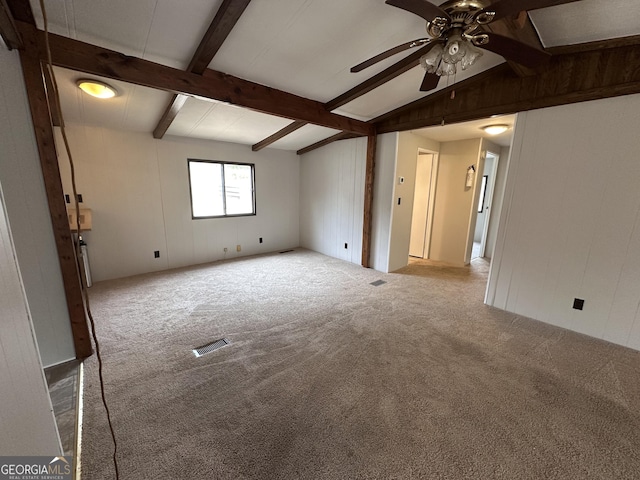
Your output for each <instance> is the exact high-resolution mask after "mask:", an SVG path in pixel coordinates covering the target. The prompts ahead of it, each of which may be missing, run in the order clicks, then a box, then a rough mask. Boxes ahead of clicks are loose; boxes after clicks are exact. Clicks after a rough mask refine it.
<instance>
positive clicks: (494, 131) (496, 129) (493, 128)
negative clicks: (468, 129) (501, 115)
mask: <svg viewBox="0 0 640 480" xmlns="http://www.w3.org/2000/svg"><path fill="white" fill-rule="evenodd" d="M509 128H511V127H509V125H505V124H503V123H501V124H495V125H487V126H486V127H482V130H484V132H485V133H486V134H488V135H500V134H501V133H504V132H506V131H507V130H509Z"/></svg>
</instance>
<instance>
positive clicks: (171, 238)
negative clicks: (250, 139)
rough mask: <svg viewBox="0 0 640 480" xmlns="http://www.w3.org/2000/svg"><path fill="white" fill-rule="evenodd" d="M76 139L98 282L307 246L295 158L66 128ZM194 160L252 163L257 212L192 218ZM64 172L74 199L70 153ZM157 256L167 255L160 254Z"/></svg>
mask: <svg viewBox="0 0 640 480" xmlns="http://www.w3.org/2000/svg"><path fill="white" fill-rule="evenodd" d="M68 135H69V140H70V143H71V148H72V154H73V155H74V160H75V163H76V170H77V172H76V175H77V184H78V193H79V194H82V196H83V201H84V206H86V207H87V208H91V209H92V211H93V229H92V231H90V232H86V234H85V235H84V238H85V239H86V241H87V243H88V248H89V258H90V261H91V271H92V275H93V278H94V280H95V281H99V280H105V279H110V278H118V277H125V276H129V275H135V274H140V273H145V272H151V271H157V270H164V269H167V268H175V267H181V266H186V265H194V264H199V263H205V262H211V261H215V260H219V259H222V258H232V257H236V256H244V255H252V254H256V253H263V252H272V251H277V250H282V249H286V248H292V247H297V246H298V245H299V231H300V228H299V182H300V164H299V159H298V156H297V155H296V154H295V153H293V152H285V151H282V150H275V149H265V150H262V151H260V152H252V151H251V148H250V147H248V146H245V145H237V144H232V143H223V142H213V141H203V140H192V139H181V138H177V137H165V139H163V140H156V139H154V138H153V137H152V136H151V135H150V134H144V133H131V132H121V131H114V130H108V129H104V128H97V127H81V126H72V127H68ZM59 143H60V142H59ZM188 158H196V159H205V160H228V161H237V162H245V163H254V164H255V177H256V212H257V214H256V215H255V216H248V217H234V218H218V219H198V220H193V219H192V218H191V204H190V196H189V180H188V170H187V159H188ZM60 169H61V171H62V178H63V183H64V185H65V193H67V194H71V187H70V181H69V178H70V176H69V173H68V170H69V167H68V161H67V158H66V153H65V152H61V155H60ZM260 237H262V238H263V242H264V243H262V244H260V243H259V242H258V239H259V238H260ZM238 244H239V245H241V248H242V251H241V253H237V252H236V245H238ZM225 247H227V248H228V253H226V254H225V253H224V248H225ZM155 250H159V251H160V258H157V259H156V258H154V255H153V252H154V251H155Z"/></svg>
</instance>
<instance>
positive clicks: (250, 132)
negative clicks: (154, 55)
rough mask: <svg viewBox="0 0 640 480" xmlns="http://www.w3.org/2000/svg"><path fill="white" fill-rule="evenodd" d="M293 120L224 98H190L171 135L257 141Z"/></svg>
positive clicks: (229, 140)
mask: <svg viewBox="0 0 640 480" xmlns="http://www.w3.org/2000/svg"><path fill="white" fill-rule="evenodd" d="M290 123H291V120H288V119H286V118H281V117H276V116H273V115H267V114H264V113H259V112H254V111H253V110H249V109H246V108H241V107H236V106H234V105H229V104H227V103H223V102H217V101H206V100H200V99H197V98H188V99H187V101H186V102H185V104H184V106H183V107H182V109H181V110H180V113H179V114H178V116H177V117H176V118H175V120H174V121H173V123H172V124H171V126H170V127H169V129H168V130H167V135H177V136H182V137H192V138H202V139H208V140H218V141H221V142H235V143H241V144H245V145H253V144H255V143H258V142H259V141H261V140H263V139H264V138H266V137H268V136H269V135H271V134H273V133H274V132H277V131H278V130H280V129H282V128H284V127H285V126H287V125H289V124H290Z"/></svg>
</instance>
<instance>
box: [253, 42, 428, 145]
mask: <svg viewBox="0 0 640 480" xmlns="http://www.w3.org/2000/svg"><path fill="white" fill-rule="evenodd" d="M431 48H432V46H431V45H427V46H425V47H422V48H420V49H418V50H416V51H415V52H413V53H412V54H411V55H409V56H407V57H405V58H403V59H402V60H400V61H399V62H397V63H395V64H393V65H391V66H390V67H389V68H386V69H385V70H383V71H382V72H380V73H378V74H377V75H374V76H373V77H371V78H369V79H368V80H365V81H364V82H362V83H361V84H359V85H357V86H355V87H353V88H352V89H351V90H349V91H347V92H345V93H343V94H342V95H340V96H338V97H336V98H334V99H333V100H330V101H329V102H327V103H325V104H324V106H325V108H326V109H327V110H329V111H331V110H335V109H336V108H339V107H341V106H343V105H346V104H347V103H349V102H351V101H352V100H355V99H356V98H358V97H361V96H362V95H364V94H365V93H369V92H370V91H371V90H374V89H375V88H378V87H379V86H380V85H383V84H385V83H387V82H388V81H390V80H393V79H394V78H396V77H398V76H400V75H402V74H403V73H405V72H407V71H409V70H411V69H412V68H414V67H416V66H418V65H419V64H420V57H422V55H424V54H425V53H426V52H428V51H429V50H430V49H431ZM304 125H305V124H300V122H294V123H292V124H290V125H287V126H286V127H284V128H283V129H282V130H280V131H278V132H276V133H274V134H273V135H271V136H270V137H267V138H265V139H264V140H262V141H260V142H258V143H256V144H255V145H254V146H253V147H252V148H253V150H254V151H258V150H260V149H262V148H265V147H267V146H269V145H271V144H272V143H274V142H276V141H277V140H280V139H281V138H283V137H285V136H286V135H289V134H290V133H291V132H294V131H296V130H297V129H299V128H301V127H303V126H304Z"/></svg>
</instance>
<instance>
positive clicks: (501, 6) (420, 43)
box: [351, 0, 580, 91]
mask: <svg viewBox="0 0 640 480" xmlns="http://www.w3.org/2000/svg"><path fill="white" fill-rule="evenodd" d="M576 1H580V0H493V1H492V0H448V1H447V2H445V3H443V4H442V5H440V6H436V5H434V4H433V3H431V2H429V1H427V0H386V2H385V3H387V4H389V5H392V6H394V7H398V8H401V9H403V10H406V11H408V12H411V13H413V14H415V15H418V16H420V17H422V18H424V19H425V20H426V21H427V34H428V35H429V37H427V38H419V39H417V40H412V41H411V42H407V43H403V44H402V45H398V46H397V47H393V48H391V49H389V50H386V51H384V52H382V53H380V54H378V55H376V56H374V57H372V58H370V59H368V60H365V61H364V62H362V63H359V64H358V65H356V66H355V67H353V68H352V69H351V71H352V72H360V71H362V70H364V69H365V68H368V67H370V66H372V65H375V64H376V63H378V62H380V61H382V60H384V59H386V58H389V57H391V56H393V55H395V54H397V53H400V52H403V51H405V50H409V49H411V48H416V47H422V48H421V53H423V55H422V57H420V64H421V65H422V66H423V67H424V68H425V70H426V73H425V75H424V79H423V80H422V85H421V86H420V90H421V91H428V90H432V89H434V88H436V86H437V85H438V81H439V80H440V77H441V76H446V75H454V74H455V73H456V72H457V65H458V64H459V65H460V68H462V69H463V70H465V69H467V68H468V67H470V66H471V65H473V64H474V63H475V61H476V60H477V59H478V58H479V57H480V56H482V51H481V50H480V49H485V50H489V51H491V52H494V53H497V54H498V55H501V56H503V57H504V58H505V59H507V60H510V61H513V62H516V63H519V64H520V65H524V66H525V67H530V68H534V67H537V66H539V65H541V64H542V63H544V62H545V61H546V60H548V58H549V57H550V56H551V55H550V54H549V53H548V52H545V51H544V50H540V49H538V48H535V47H532V46H530V45H527V44H526V43H522V42H520V41H518V40H515V39H513V38H510V37H506V36H504V35H498V34H496V33H493V32H491V31H489V30H485V28H484V27H485V26H487V25H489V24H490V23H492V22H495V21H497V20H500V19H502V18H505V17H509V16H511V15H515V14H518V13H519V12H522V11H528V10H537V9H540V8H545V7H551V6H555V5H562V4H565V3H571V2H576Z"/></svg>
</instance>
